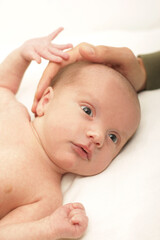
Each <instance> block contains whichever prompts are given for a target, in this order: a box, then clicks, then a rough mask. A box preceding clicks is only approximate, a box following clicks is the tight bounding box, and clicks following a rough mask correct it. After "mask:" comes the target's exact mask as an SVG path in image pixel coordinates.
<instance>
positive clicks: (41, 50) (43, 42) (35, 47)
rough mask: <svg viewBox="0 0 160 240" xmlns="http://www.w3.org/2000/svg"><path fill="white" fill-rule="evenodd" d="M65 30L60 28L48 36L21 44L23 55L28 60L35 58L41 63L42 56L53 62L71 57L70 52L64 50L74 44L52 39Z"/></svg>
mask: <svg viewBox="0 0 160 240" xmlns="http://www.w3.org/2000/svg"><path fill="white" fill-rule="evenodd" d="M62 30H63V28H62V27H61V28H58V29H57V30H55V31H54V32H52V33H51V34H49V35H48V36H46V37H41V38H35V39H31V40H28V41H26V42H25V43H24V44H23V45H22V46H21V55H22V57H23V58H24V59H25V60H27V61H29V62H30V61H32V60H35V61H36V62H37V63H41V58H44V59H47V60H49V61H51V62H57V63H60V62H62V59H64V60H67V59H68V58H69V55H68V53H65V52H63V50H65V49H68V48H72V47H73V46H72V44H70V43H69V44H62V45H58V44H53V43H52V40H53V39H54V38H55V37H56V36H57V35H58V34H59V33H60V32H61V31H62Z"/></svg>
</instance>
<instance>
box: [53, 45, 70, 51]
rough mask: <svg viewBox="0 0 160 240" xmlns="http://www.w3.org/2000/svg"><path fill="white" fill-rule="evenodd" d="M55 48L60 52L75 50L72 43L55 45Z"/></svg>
mask: <svg viewBox="0 0 160 240" xmlns="http://www.w3.org/2000/svg"><path fill="white" fill-rule="evenodd" d="M53 47H55V48H57V49H60V50H65V49H68V48H73V45H72V44H71V43H67V44H53Z"/></svg>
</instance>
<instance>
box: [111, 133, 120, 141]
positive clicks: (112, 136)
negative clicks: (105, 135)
mask: <svg viewBox="0 0 160 240" xmlns="http://www.w3.org/2000/svg"><path fill="white" fill-rule="evenodd" d="M109 137H110V139H111V140H112V142H114V143H117V141H118V139H117V137H116V135H115V134H113V133H111V134H109Z"/></svg>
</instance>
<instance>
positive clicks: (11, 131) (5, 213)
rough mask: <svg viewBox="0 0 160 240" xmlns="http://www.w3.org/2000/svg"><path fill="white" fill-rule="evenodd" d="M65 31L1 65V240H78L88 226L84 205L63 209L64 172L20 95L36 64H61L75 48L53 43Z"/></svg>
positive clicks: (33, 44)
mask: <svg viewBox="0 0 160 240" xmlns="http://www.w3.org/2000/svg"><path fill="white" fill-rule="evenodd" d="M61 31H62V28H59V29H57V30H56V31H54V32H53V33H52V34H50V35H48V36H47V37H43V38H37V39H32V40H29V41H27V42H25V43H24V44H23V45H22V46H21V47H19V48H17V49H16V50H15V51H14V52H12V53H11V54H10V55H9V56H8V57H7V58H6V59H5V60H4V61H3V62H2V63H1V65H0V183H1V184H0V239H5V240H13V239H14V240H28V239H30V240H32V239H34V240H35V239H36V240H41V239H42V240H44V239H45V240H54V239H61V238H79V237H81V236H82V235H83V234H84V232H85V230H86V228H87V225H88V218H87V216H86V213H85V209H84V207H83V205H82V204H80V203H69V204H66V205H64V206H62V193H61V178H62V175H63V172H62V171H61V169H60V168H58V167H57V168H56V167H55V166H54V167H53V166H52V164H51V163H50V161H48V157H47V156H46V153H45V151H44V150H43V148H41V147H40V143H39V141H38V138H37V135H36V132H35V131H34V128H33V126H32V123H31V119H30V116H29V114H28V111H27V109H26V108H25V106H24V105H22V104H21V103H20V102H18V101H17V99H16V97H15V94H16V93H17V91H18V88H19V86H20V83H21V80H22V77H23V74H24V72H25V70H26V69H27V67H28V66H29V64H30V62H31V61H32V60H35V61H36V62H37V63H40V62H41V58H45V59H47V60H49V61H53V62H57V63H60V62H62V60H67V59H68V58H69V56H68V54H67V53H66V52H64V51H63V50H65V49H68V48H71V47H72V45H71V44H64V45H56V44H53V43H52V40H53V39H54V38H55V37H56V36H57V35H58V34H59V33H60V32H61Z"/></svg>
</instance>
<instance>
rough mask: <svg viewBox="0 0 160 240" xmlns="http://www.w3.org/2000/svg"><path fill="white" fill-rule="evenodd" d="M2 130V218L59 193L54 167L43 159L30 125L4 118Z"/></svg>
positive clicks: (0, 165) (0, 169)
mask: <svg viewBox="0 0 160 240" xmlns="http://www.w3.org/2000/svg"><path fill="white" fill-rule="evenodd" d="M1 120H3V119H1ZM2 122H3V124H2ZM0 132H1V134H0V218H2V217H4V216H5V215H6V214H7V213H9V212H10V211H12V210H13V209H15V208H17V207H19V206H22V205H26V204H30V203H33V202H35V201H39V200H40V199H42V198H44V197H47V196H52V197H53V199H54V198H55V197H56V195H57V197H59V196H58V195H59V191H56V189H57V187H56V185H55V182H54V178H53V177H52V171H51V170H50V168H48V166H46V165H45V163H44V162H43V161H40V160H39V155H38V154H37V151H36V144H35V143H34V141H33V140H32V133H31V129H30V128H29V127H28V125H25V124H24V125H23V124H22V123H19V124H18V123H16V122H15V123H14V124H13V121H12V122H10V123H9V120H7V121H6V122H5V124H4V120H3V121H1V124H0Z"/></svg>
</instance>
